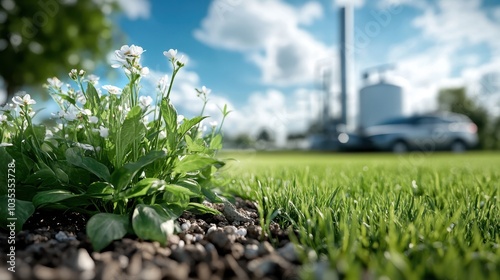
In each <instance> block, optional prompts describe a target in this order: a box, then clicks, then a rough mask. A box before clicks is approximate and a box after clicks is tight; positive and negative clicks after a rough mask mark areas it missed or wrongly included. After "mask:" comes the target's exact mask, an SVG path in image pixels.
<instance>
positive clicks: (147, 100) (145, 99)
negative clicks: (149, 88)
mask: <svg viewBox="0 0 500 280" xmlns="http://www.w3.org/2000/svg"><path fill="white" fill-rule="evenodd" d="M139 102H140V103H141V107H142V108H146V107H148V106H149V105H151V102H153V98H151V96H140V97H139Z"/></svg>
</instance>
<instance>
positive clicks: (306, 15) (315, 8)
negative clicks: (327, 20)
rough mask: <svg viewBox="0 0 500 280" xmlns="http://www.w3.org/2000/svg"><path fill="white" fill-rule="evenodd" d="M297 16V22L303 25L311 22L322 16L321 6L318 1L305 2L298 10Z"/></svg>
mask: <svg viewBox="0 0 500 280" xmlns="http://www.w3.org/2000/svg"><path fill="white" fill-rule="evenodd" d="M297 16H298V21H299V23H301V24H304V25H309V24H312V23H313V22H314V21H315V20H317V19H321V18H322V17H323V7H322V6H321V4H320V3H318V2H307V3H306V4H304V6H302V8H301V9H300V10H299V12H298V14H297Z"/></svg>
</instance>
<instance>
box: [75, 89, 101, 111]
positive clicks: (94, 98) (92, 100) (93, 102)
mask: <svg viewBox="0 0 500 280" xmlns="http://www.w3.org/2000/svg"><path fill="white" fill-rule="evenodd" d="M85 94H86V95H87V103H86V104H85V105H86V106H89V107H90V108H91V109H92V114H93V115H97V109H98V108H99V107H100V104H99V94H98V93H97V90H96V89H95V87H94V85H93V84H92V83H87V91H85ZM72 104H74V103H72Z"/></svg>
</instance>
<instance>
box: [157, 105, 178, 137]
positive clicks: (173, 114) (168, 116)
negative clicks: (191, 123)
mask: <svg viewBox="0 0 500 280" xmlns="http://www.w3.org/2000/svg"><path fill="white" fill-rule="evenodd" d="M160 106H161V107H160V108H161V116H162V117H163V120H164V121H165V124H166V127H167V134H171V133H172V134H176V132H177V111H176V110H175V108H174V106H173V105H172V104H170V102H169V101H168V100H166V99H163V100H162V101H161V105H160Z"/></svg>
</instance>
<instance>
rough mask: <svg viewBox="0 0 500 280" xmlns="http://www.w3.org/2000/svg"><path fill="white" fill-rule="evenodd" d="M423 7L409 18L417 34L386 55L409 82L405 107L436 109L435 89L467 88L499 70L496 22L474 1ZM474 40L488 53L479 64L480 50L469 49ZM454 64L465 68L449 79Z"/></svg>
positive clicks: (426, 109)
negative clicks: (485, 48)
mask: <svg viewBox="0 0 500 280" xmlns="http://www.w3.org/2000/svg"><path fill="white" fill-rule="evenodd" d="M390 1H392V0H388V1H386V2H390ZM402 2H405V1H402ZM405 3H406V2H405ZM422 9H423V14H422V15H420V16H417V17H416V18H415V19H414V20H413V21H412V24H413V25H414V27H416V28H418V29H420V30H421V32H422V33H421V34H420V35H416V36H414V37H412V38H410V39H409V40H407V41H406V42H404V43H402V44H399V45H397V46H395V47H393V48H392V49H391V50H390V53H389V56H388V58H389V60H390V61H395V62H397V66H398V67H397V70H398V73H399V74H401V75H402V76H403V77H405V78H406V79H407V80H408V82H409V86H408V88H407V96H406V97H407V103H408V104H407V105H408V106H409V107H410V108H411V109H410V110H409V111H420V112H422V111H429V110H433V109H435V108H436V105H437V104H436V95H437V92H438V91H439V89H441V88H444V87H456V86H466V87H468V89H469V91H470V90H471V89H474V88H477V86H478V84H479V83H480V80H481V78H482V77H483V75H484V74H486V73H490V72H492V71H496V72H498V71H499V70H498V69H500V53H498V51H499V50H500V41H499V40H497V38H499V36H500V26H499V25H498V24H497V23H495V22H494V21H493V20H491V19H490V18H489V17H488V16H487V12H486V11H485V10H482V9H481V7H480V2H479V1H477V0H474V1H450V0H442V1H439V2H438V3H437V5H436V6H434V7H433V6H430V5H425V7H424V6H422ZM427 42H431V43H430V45H429V43H427ZM426 44H427V45H426ZM479 44H485V45H486V46H489V48H490V50H491V51H492V55H491V57H489V58H488V57H487V59H488V62H487V63H485V64H483V65H482V66H478V63H479V62H480V60H481V57H482V56H484V55H485V54H483V53H477V52H476V53H474V52H473V50H474V47H475V46H477V45H479ZM464 50H467V52H465V54H464V52H463V51H464ZM470 50H471V51H470ZM495 52H496V53H495ZM457 67H464V70H463V71H462V73H461V74H460V75H459V76H456V77H455V78H451V77H452V74H454V73H453V71H454V70H455V69H457Z"/></svg>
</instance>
